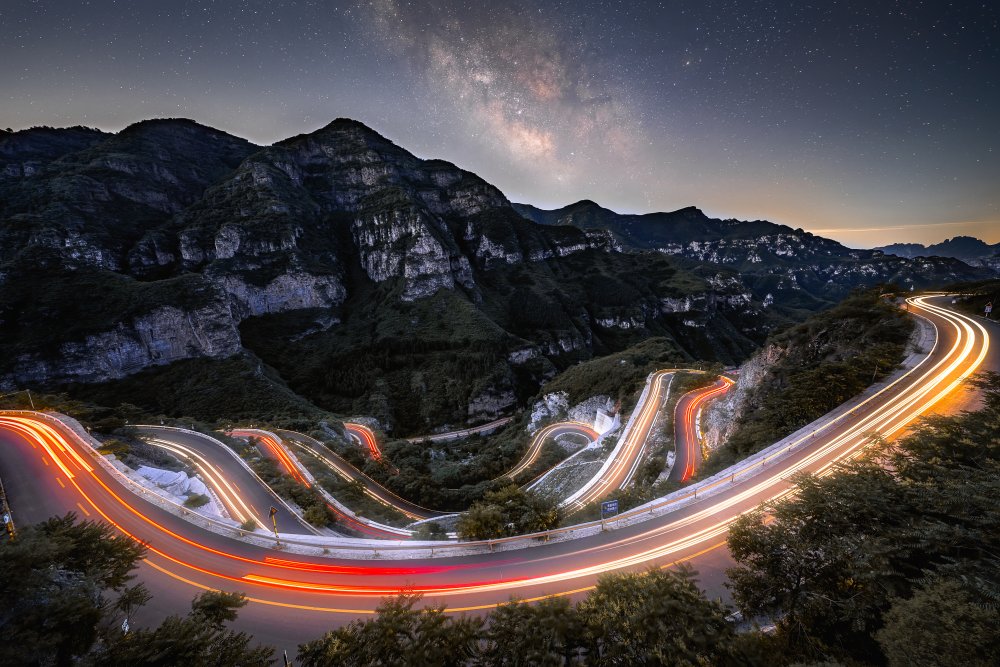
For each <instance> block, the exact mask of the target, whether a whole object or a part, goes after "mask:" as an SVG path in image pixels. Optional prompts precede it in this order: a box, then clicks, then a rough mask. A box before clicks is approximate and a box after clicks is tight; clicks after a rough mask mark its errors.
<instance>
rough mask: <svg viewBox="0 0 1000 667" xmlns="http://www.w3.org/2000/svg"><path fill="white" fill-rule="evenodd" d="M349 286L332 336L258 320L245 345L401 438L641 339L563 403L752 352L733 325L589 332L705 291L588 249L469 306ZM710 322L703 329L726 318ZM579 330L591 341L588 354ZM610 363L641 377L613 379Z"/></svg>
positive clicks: (673, 266) (499, 285)
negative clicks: (590, 388) (661, 370)
mask: <svg viewBox="0 0 1000 667" xmlns="http://www.w3.org/2000/svg"><path fill="white" fill-rule="evenodd" d="M508 222H509V221H505V222H504V224H507V223H508ZM520 222H521V223H523V221H520ZM533 233H537V231H536V232H533ZM552 233H555V232H552ZM347 279H348V288H349V289H348V298H347V300H346V301H345V302H344V304H343V305H342V306H341V308H340V310H339V312H338V314H339V315H340V317H341V322H340V323H339V324H337V326H335V327H330V328H327V329H322V330H321V329H320V328H319V327H317V326H316V321H317V319H318V318H320V317H321V316H323V315H324V314H325V313H321V312H318V311H309V310H302V311H295V312H291V313H284V314H280V315H269V316H265V317H258V318H252V319H250V320H247V321H245V322H243V323H242V324H241V327H240V331H241V334H242V338H243V342H244V344H245V346H246V347H247V348H248V349H250V350H252V351H253V352H254V353H255V354H256V355H258V356H259V357H260V358H261V359H262V360H263V361H264V362H265V363H267V364H268V365H269V366H271V367H273V368H274V369H276V370H277V371H278V372H279V373H280V374H281V376H282V377H283V378H285V379H286V380H287V382H288V386H289V387H290V388H291V389H292V390H293V391H295V392H297V393H298V394H300V395H302V396H304V397H307V398H308V399H309V400H310V401H312V402H313V403H315V404H316V405H318V406H320V407H322V408H323V409H327V410H331V411H334V412H337V413H340V414H365V415H371V416H374V417H375V418H377V419H378V420H379V421H380V422H381V423H383V424H385V425H387V426H391V427H392V431H393V433H395V434H400V435H407V434H413V433H417V434H419V433H426V432H427V431H428V430H429V429H431V428H433V427H436V426H439V425H441V424H445V423H452V424H457V423H463V422H464V421H465V420H467V419H468V418H469V404H470V401H471V400H472V399H473V398H475V397H477V396H481V395H483V394H487V395H489V394H491V393H492V394H503V393H507V394H512V395H513V398H514V400H515V401H516V402H518V403H521V404H524V403H526V402H527V401H528V400H529V399H531V398H532V397H533V396H534V395H535V394H536V393H537V392H538V390H539V387H540V386H541V385H542V383H543V382H544V381H545V379H546V378H548V377H551V376H552V375H553V374H555V373H556V372H558V371H560V370H564V369H567V368H570V367H571V366H573V364H575V363H577V362H580V361H587V360H590V359H592V358H593V357H594V356H595V355H607V354H611V353H615V352H618V351H622V350H625V349H627V348H629V347H630V346H633V345H638V344H640V343H642V342H643V341H644V340H646V339H654V340H655V342H653V343H652V344H650V345H648V346H641V347H639V348H638V349H637V350H636V351H634V352H632V353H630V354H626V355H624V356H623V357H621V358H620V359H618V358H615V359H612V360H609V361H608V362H605V364H604V365H603V366H593V367H590V368H581V369H579V370H577V371H575V373H573V374H572V375H571V377H570V379H568V380H567V384H568V385H572V386H571V387H570V389H571V391H572V393H573V395H574V396H576V395H577V393H576V391H575V388H580V389H581V395H582V390H583V388H584V387H585V386H586V385H595V382H596V381H598V380H600V382H596V384H599V385H600V389H601V391H603V392H606V393H608V394H610V395H613V396H617V395H618V394H619V392H620V391H625V392H627V391H628V386H629V385H630V384H632V383H633V382H634V381H635V380H636V378H639V379H641V378H642V377H644V376H645V373H643V372H642V368H644V367H646V366H647V365H650V364H652V365H655V362H658V361H663V360H666V359H669V360H670V361H671V362H677V361H681V360H685V359H686V360H690V359H693V358H722V359H725V360H726V361H736V360H738V359H741V358H742V357H744V356H745V355H746V354H748V353H749V352H750V351H751V350H752V349H753V348H754V347H755V346H756V344H757V343H759V342H761V341H760V340H756V341H752V340H750V339H748V338H747V337H746V336H744V335H743V334H740V333H739V331H738V329H739V328H740V327H739V326H737V324H739V322H737V323H735V324H734V323H733V322H727V323H726V324H724V325H722V324H720V325H719V326H718V327H716V328H715V329H714V330H712V331H711V332H709V331H708V330H707V329H706V330H705V331H704V332H703V331H702V330H701V329H698V330H692V328H691V327H686V326H684V325H683V321H682V318H680V317H679V316H674V315H673V314H667V315H662V316H659V317H655V318H650V319H649V320H648V321H647V323H646V326H642V327H633V328H630V329H628V330H623V329H618V328H614V327H610V328H602V327H598V326H596V325H594V324H593V322H596V321H598V320H600V319H602V318H608V317H610V318H614V317H626V318H628V317H632V316H635V317H642V318H643V319H645V316H644V315H643V314H642V312H640V310H641V308H640V306H639V305H637V304H641V303H644V302H650V303H654V302H655V303H659V300H660V298H661V297H664V296H670V297H681V296H684V295H687V294H691V293H692V292H698V291H704V290H706V289H708V288H707V285H706V283H705V282H704V281H703V280H702V279H700V278H698V277H696V276H695V275H693V274H691V273H689V272H687V271H685V270H684V269H682V268H680V266H679V265H678V263H677V262H676V261H675V260H673V259H671V258H669V257H665V256H663V255H659V254H654V255H651V256H648V257H646V256H644V257H639V256H632V255H624V254H617V253H611V254H609V253H604V252H599V251H587V252H581V253H578V254H575V255H571V256H567V257H560V258H552V259H551V260H549V261H547V262H545V263H526V264H518V265H513V266H506V265H505V266H502V267H496V268H491V269H489V270H486V271H482V272H480V273H477V276H476V281H477V285H478V286H479V288H480V290H481V292H482V295H483V298H482V300H481V301H480V300H477V299H469V298H468V296H467V295H465V294H464V293H462V292H460V291H451V290H440V291H438V292H437V293H435V294H433V295H431V296H429V297H427V298H423V299H419V300H417V301H413V302H409V301H400V300H399V299H398V296H399V295H398V293H397V292H398V291H399V289H400V286H399V284H398V283H397V282H396V281H391V280H390V281H386V282H385V283H380V284H378V285H373V284H371V283H369V282H366V281H365V280H363V279H361V278H358V279H357V281H354V280H353V279H352V278H351V277H350V276H348V277H347ZM326 315H328V313H326ZM697 315H698V316H702V315H703V314H702V313H698V314H697ZM688 316H689V317H690V316H692V315H690V314H688ZM705 316H706V317H709V316H708V315H705ZM710 317H711V318H713V321H715V320H716V319H719V320H721V319H722V318H724V317H730V314H714V315H711V316H710ZM732 317H733V318H736V319H738V317H739V316H738V315H735V314H733V315H732ZM769 321H770V320H769ZM757 324H760V323H759V322H758V323H757ZM302 331H311V333H307V334H305V335H303V334H302V333H301V332H302ZM581 332H590V333H589V337H590V341H589V343H588V342H585V341H584V338H582V337H581ZM560 341H562V343H568V342H572V343H573V345H574V347H573V349H569V350H566V349H564V348H563V346H562V344H561V343H560ZM529 344H533V345H535V346H538V347H540V348H541V349H542V350H543V351H544V352H543V355H538V356H535V357H533V358H530V359H526V360H525V361H524V362H523V363H518V364H512V363H511V362H510V355H511V354H512V353H515V352H517V351H523V350H525V349H526V348H527V347H528V345H529ZM549 350H554V351H549ZM622 359H623V360H625V361H626V362H627V363H629V364H633V365H635V366H639V367H641V368H634V367H627V368H626V367H623V368H611V366H612V364H614V363H617V362H618V361H620V360H622ZM609 371H611V372H610V373H609ZM574 376H575V377H574ZM619 379H620V380H622V382H620V383H616V380H619ZM623 387H624V389H623ZM590 395H593V394H586V396H590ZM586 396H584V397H586Z"/></svg>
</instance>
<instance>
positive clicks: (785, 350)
mask: <svg viewBox="0 0 1000 667" xmlns="http://www.w3.org/2000/svg"><path fill="white" fill-rule="evenodd" d="M913 326H914V325H913V321H912V319H911V318H910V317H909V316H907V314H906V313H905V312H904V311H902V310H900V309H899V308H897V307H896V306H894V305H893V304H892V303H889V302H887V301H885V299H883V298H880V297H879V295H878V291H877V290H875V291H870V292H862V293H856V294H854V295H852V296H850V297H848V298H847V299H845V300H844V301H842V302H841V303H840V304H838V305H837V306H835V307H833V308H831V309H830V310H827V311H823V312H821V313H818V314H816V315H814V316H812V317H810V318H809V319H808V320H806V321H805V322H803V323H802V324H799V325H796V326H794V327H792V328H791V329H789V330H787V331H785V332H782V333H780V334H777V335H775V336H773V337H771V339H769V341H768V346H773V347H774V348H776V349H778V350H780V357H779V359H778V361H777V362H776V363H775V364H774V365H773V366H771V368H770V369H769V370H768V373H767V376H766V377H765V379H764V381H763V382H762V384H761V385H760V386H759V387H758V388H757V389H756V390H754V392H753V393H752V394H751V395H750V396H749V397H748V399H747V402H746V405H747V408H746V412H745V413H744V415H743V416H742V418H741V419H740V422H739V425H738V428H737V430H736V432H735V433H733V435H732V436H731V437H730V438H729V440H728V441H727V442H726V444H725V445H724V446H723V447H722V448H721V449H719V450H718V451H717V452H716V453H715V454H714V455H713V456H712V457H711V458H710V459H709V460H708V461H707V462H706V465H705V467H704V468H703V470H702V472H701V475H702V476H708V475H711V474H713V473H715V472H717V471H719V470H722V469H723V468H726V467H728V466H730V465H732V464H733V463H736V462H737V461H740V460H742V459H744V458H746V457H747V456H750V455H751V454H754V453H755V452H758V451H760V450H761V449H763V448H764V447H766V446H767V445H770V444H772V443H774V442H776V441H778V440H780V439H781V438H783V437H785V436H786V435H788V434H789V433H793V432H794V431H795V430H797V429H799V428H801V427H802V426H805V425H806V424H808V423H809V422H811V421H813V420H815V419H818V418H819V417H822V416H823V415H824V414H826V413H827V412H829V411H830V410H833V409H834V408H836V407H837V406H839V405H841V404H842V403H845V402H847V401H848V400H850V399H851V398H853V397H854V396H856V395H858V394H859V393H861V392H862V391H863V390H864V389H865V388H866V387H868V386H869V385H871V384H872V383H873V382H876V381H878V380H879V379H881V378H884V377H886V376H888V375H890V374H891V373H892V372H893V371H894V370H895V369H896V368H897V367H898V366H899V364H900V362H901V361H902V360H903V354H904V352H905V349H906V343H907V340H908V339H909V337H910V334H911V333H912V331H913Z"/></svg>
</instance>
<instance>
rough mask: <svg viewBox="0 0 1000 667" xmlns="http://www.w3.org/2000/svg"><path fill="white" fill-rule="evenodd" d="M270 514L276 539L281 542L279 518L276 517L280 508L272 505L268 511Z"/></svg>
mask: <svg viewBox="0 0 1000 667" xmlns="http://www.w3.org/2000/svg"><path fill="white" fill-rule="evenodd" d="M268 514H269V515H270V516H271V525H272V526H274V541H275V542H276V543H278V544H281V540H279V539H278V519H277V518H276V515H277V514H278V508H277V507H275V506H274V505H271V510H270V512H268Z"/></svg>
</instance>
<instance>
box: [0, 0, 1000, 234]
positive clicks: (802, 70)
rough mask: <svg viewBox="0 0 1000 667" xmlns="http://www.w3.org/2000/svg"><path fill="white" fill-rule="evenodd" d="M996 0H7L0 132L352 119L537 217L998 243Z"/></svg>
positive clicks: (270, 129)
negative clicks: (580, 213) (740, 224)
mask: <svg viewBox="0 0 1000 667" xmlns="http://www.w3.org/2000/svg"><path fill="white" fill-rule="evenodd" d="M998 7H1000V3H997V2H995V0H991V1H990V2H985V3H980V2H964V3H963V2H955V3H947V2H881V1H879V0H869V1H867V2H855V1H848V2H843V1H841V2H835V1H833V0H818V1H816V2H791V1H789V2H721V1H715V0H692V1H690V2H638V1H636V2H630V1H627V0H626V1H623V2H588V1H585V0H576V1H573V2H534V3H496V4H495V5H494V4H492V3H490V2H488V1H487V0H483V1H482V2H478V3H469V4H466V3H459V2H449V1H447V0H443V1H439V2H430V3H424V2H401V1H394V0H375V1H374V2H361V3H350V2H343V3H338V2H329V3H326V2H278V1H275V0H268V1H266V2H214V3H195V2H181V1H177V2H174V1H171V2H162V1H157V2H150V1H146V0H138V1H134V2H131V1H130V2H107V1H94V2H56V1H52V2H41V1H40V2H22V1H20V0H4V2H3V3H2V6H0V35H2V39H0V100H2V102H0V127H11V128H14V129H20V128H25V127H30V126H33V125H54V126H66V125H77V124H80V125H88V126H93V127H99V128H101V129H106V130H118V129H121V128H122V127H124V126H126V125H128V124H130V123H132V122H135V121H137V120H141V119H144V118H151V117H163V116H180V117H188V118H193V119H195V120H197V121H199V122H201V123H205V124H207V125H211V126H213V127H218V128H220V129H223V130H226V131H228V132H231V133H233V134H237V135H240V136H243V137H247V138H248V139H250V140H252V141H255V142H257V143H270V142H273V141H276V140H278V139H282V138H284V137H287V136H290V135H293V134H298V133H301V132H307V131H311V130H314V129H316V128H318V127H321V126H323V125H325V124H326V123H328V122H329V121H330V120H332V119H333V118H336V117H339V116H347V117H351V118H355V119H357V120H360V121H362V122H364V123H366V124H368V125H369V126H371V127H373V128H374V129H376V130H378V131H379V132H381V133H382V134H384V135H385V136H387V137H388V138H390V139H392V140H393V141H395V142H396V143H398V144H400V145H401V146H403V147H405V148H407V149H409V150H410V151H412V152H414V153H416V154H417V155H420V156H422V157H440V158H444V159H447V160H451V161H452V162H455V163H456V164H458V165H460V166H462V167H464V168H467V169H470V170H472V171H475V172H476V173H478V174H479V175H481V176H482V177H483V178H485V179H487V180H488V181H490V182H492V183H494V184H495V185H497V186H498V187H500V188H501V189H502V190H503V191H504V192H505V193H506V194H507V195H508V197H510V198H511V199H512V200H514V201H523V202H529V203H533V204H536V205H539V206H543V207H547V208H551V207H556V206H561V205H564V204H568V203H571V202H573V201H576V200H579V199H584V198H587V199H593V200H595V201H597V202H598V203H600V204H602V205H604V206H607V207H609V208H612V209H615V210H618V211H622V212H646V211H653V210H673V209H677V208H680V207H682V206H686V205H697V206H699V207H701V208H702V209H704V210H705V211H706V212H707V213H709V214H710V215H715V216H720V217H738V218H746V219H752V218H767V219H770V220H773V221H775V222H781V223H785V224H789V225H791V226H793V227H804V228H806V229H809V230H811V231H815V232H818V233H822V234H824V235H826V236H829V237H832V238H835V239H837V240H840V241H842V242H845V243H847V244H848V245H852V246H872V245H880V244H883V243H890V242H895V241H918V242H925V243H926V242H936V241H940V240H942V239H944V238H947V237H951V236H955V235H958V234H970V235H974V236H979V237H980V238H983V239H985V240H987V241H990V242H998V241H1000V25H998V24H1000V22H998V15H1000V9H998Z"/></svg>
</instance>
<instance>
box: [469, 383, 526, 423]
mask: <svg viewBox="0 0 1000 667" xmlns="http://www.w3.org/2000/svg"><path fill="white" fill-rule="evenodd" d="M516 404H517V398H516V397H515V396H514V392H513V391H512V390H511V389H498V388H495V387H489V388H487V389H486V390H485V391H482V392H480V393H479V394H477V395H475V396H473V397H472V398H471V399H470V400H469V411H468V415H469V423H475V422H486V421H493V420H494V419H499V418H500V417H502V416H504V415H505V414H507V413H509V412H510V410H511V409H512V408H513V407H514V406H515V405H516Z"/></svg>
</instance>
